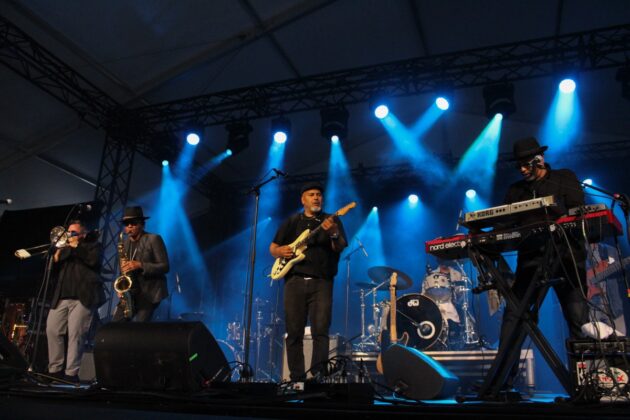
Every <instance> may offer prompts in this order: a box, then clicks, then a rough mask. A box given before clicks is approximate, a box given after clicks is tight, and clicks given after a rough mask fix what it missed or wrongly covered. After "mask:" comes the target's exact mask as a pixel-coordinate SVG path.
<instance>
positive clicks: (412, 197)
mask: <svg viewBox="0 0 630 420" xmlns="http://www.w3.org/2000/svg"><path fill="white" fill-rule="evenodd" d="M407 200H409V203H410V204H417V203H418V200H419V198H418V196H417V195H416V194H409V197H407Z"/></svg>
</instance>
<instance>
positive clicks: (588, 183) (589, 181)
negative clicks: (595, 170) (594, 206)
mask: <svg viewBox="0 0 630 420" xmlns="http://www.w3.org/2000/svg"><path fill="white" fill-rule="evenodd" d="M582 184H586V185H593V180H592V179H591V178H586V179H585V180H584V181H582Z"/></svg>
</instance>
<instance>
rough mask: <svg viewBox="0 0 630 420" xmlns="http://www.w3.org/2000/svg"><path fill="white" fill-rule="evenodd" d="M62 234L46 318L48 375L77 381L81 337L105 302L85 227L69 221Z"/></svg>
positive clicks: (97, 248)
mask: <svg viewBox="0 0 630 420" xmlns="http://www.w3.org/2000/svg"><path fill="white" fill-rule="evenodd" d="M66 235H68V238H67V241H64V242H63V243H62V245H58V246H61V248H59V249H57V251H56V252H55V254H54V256H53V261H54V268H55V273H56V278H57V282H56V284H55V290H54V292H53V296H52V300H51V302H50V311H49V312H48V318H47V319H46V338H47V339H48V373H49V374H50V376H53V377H55V378H58V379H65V380H68V381H71V382H79V376H78V374H79V367H80V366H81V356H82V355H83V345H84V341H85V336H86V334H87V332H88V330H89V328H90V323H91V322H92V316H93V314H94V311H95V310H96V308H98V307H99V306H100V305H101V304H102V303H103V302H104V301H105V293H104V292H103V285H102V283H101V280H100V277H99V268H100V256H101V245H100V243H98V242H97V241H96V239H95V238H88V237H86V236H88V235H87V231H86V229H85V226H84V225H83V223H82V222H81V221H79V220H73V221H71V222H70V224H69V225H68V230H67V232H66ZM65 335H67V336H68V338H67V340H68V352H67V355H66V354H65V353H66V352H65V350H66V349H65V339H64V336H65ZM64 356H65V357H64ZM64 359H65V374H64V369H63V368H64Z"/></svg>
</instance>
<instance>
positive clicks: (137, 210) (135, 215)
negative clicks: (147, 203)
mask: <svg viewBox="0 0 630 420" xmlns="http://www.w3.org/2000/svg"><path fill="white" fill-rule="evenodd" d="M148 218H149V217H145V215H144V212H143V211H142V207H140V206H132V207H125V210H124V212H123V217H122V219H120V221H121V222H126V221H127V220H147V219H148Z"/></svg>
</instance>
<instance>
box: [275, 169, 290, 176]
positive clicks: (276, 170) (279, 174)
mask: <svg viewBox="0 0 630 420" xmlns="http://www.w3.org/2000/svg"><path fill="white" fill-rule="evenodd" d="M271 170H272V171H274V172H275V173H276V175H278V176H283V177H285V178H286V177H288V176H289V174H288V173H286V172H284V171H281V170H280V169H276V168H271Z"/></svg>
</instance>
